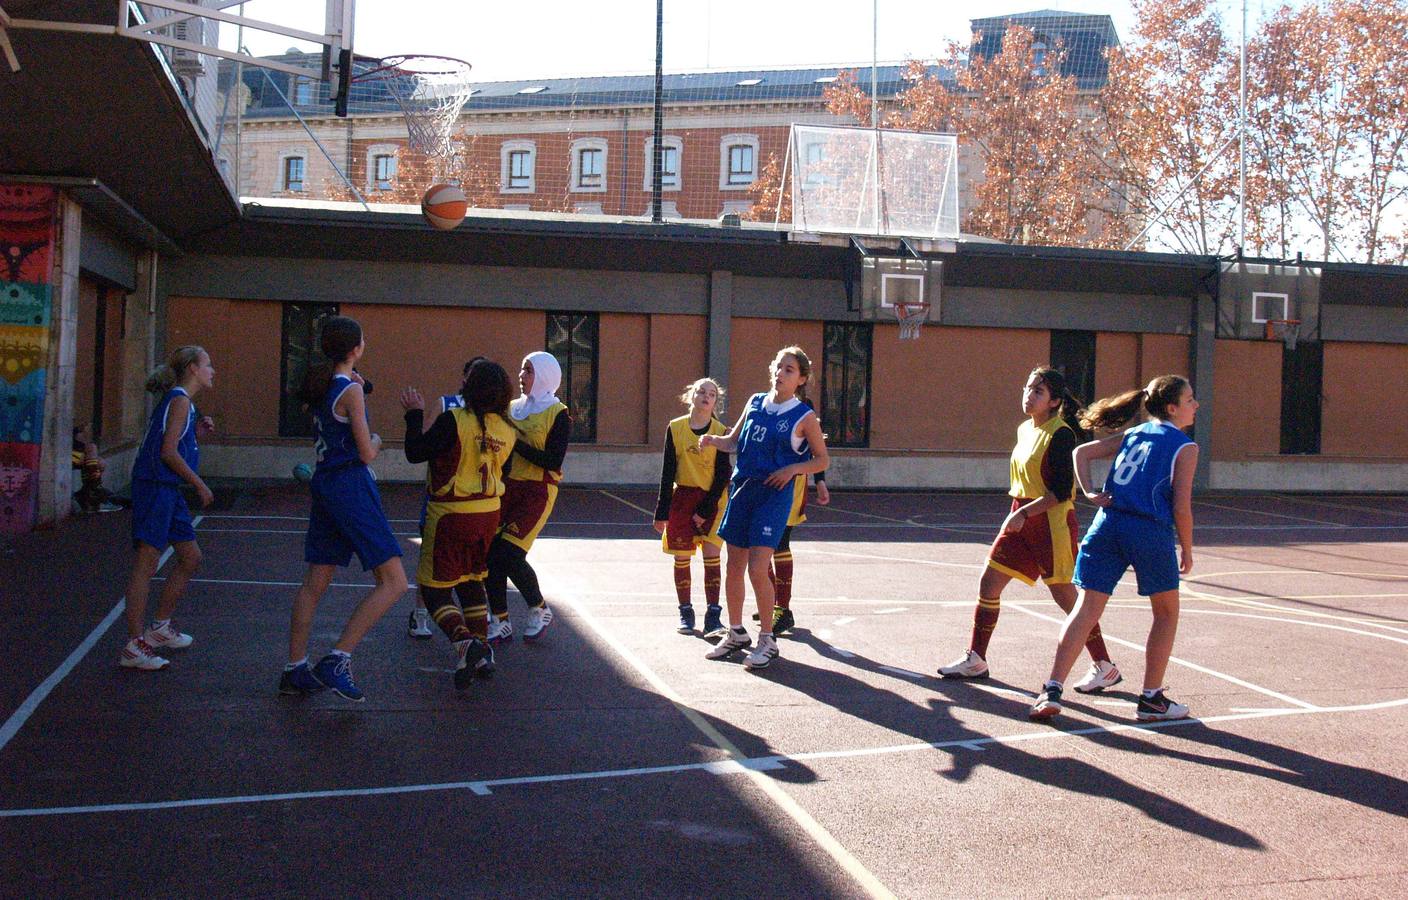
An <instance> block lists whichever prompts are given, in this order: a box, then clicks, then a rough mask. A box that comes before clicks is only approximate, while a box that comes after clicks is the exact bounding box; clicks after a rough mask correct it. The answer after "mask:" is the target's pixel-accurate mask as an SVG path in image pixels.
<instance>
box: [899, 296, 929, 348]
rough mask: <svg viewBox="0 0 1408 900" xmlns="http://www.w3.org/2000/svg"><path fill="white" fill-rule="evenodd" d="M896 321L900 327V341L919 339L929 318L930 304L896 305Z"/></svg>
mask: <svg viewBox="0 0 1408 900" xmlns="http://www.w3.org/2000/svg"><path fill="white" fill-rule="evenodd" d="M893 308H894V311H895V321H896V322H897V323H899V326H900V340H902V341H909V340H915V339H917V338H918V337H919V331H920V329H922V328H923V327H924V323H925V322H926V321H927V320H928V318H929V304H928V302H926V301H924V300H914V301H910V302H907V303H896V304H894V307H893Z"/></svg>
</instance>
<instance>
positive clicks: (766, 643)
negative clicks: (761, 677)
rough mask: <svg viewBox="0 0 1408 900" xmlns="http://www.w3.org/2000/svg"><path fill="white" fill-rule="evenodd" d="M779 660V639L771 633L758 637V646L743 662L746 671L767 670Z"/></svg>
mask: <svg viewBox="0 0 1408 900" xmlns="http://www.w3.org/2000/svg"><path fill="white" fill-rule="evenodd" d="M775 659H777V638H775V637H773V636H772V634H771V632H769V633H768V634H760V635H758V646H756V647H754V648H753V652H752V653H749V654H748V656H747V658H746V659H744V660H743V668H745V669H766V668H767V667H768V666H769V665H771V664H772V661H773V660H775Z"/></svg>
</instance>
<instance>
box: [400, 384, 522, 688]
mask: <svg viewBox="0 0 1408 900" xmlns="http://www.w3.org/2000/svg"><path fill="white" fill-rule="evenodd" d="M460 394H461V396H463V398H464V406H461V407H452V408H450V409H446V410H445V411H444V412H442V413H441V414H440V415H439V416H438V417H437V418H436V419H435V422H434V424H432V425H431V426H430V430H429V431H422V424H423V418H424V414H425V401H424V400H423V399H422V398H421V395H420V392H419V391H417V390H416V389H415V388H407V389H406V390H405V391H403V392H402V393H401V405H402V406H403V407H405V410H406V460H407V461H408V462H413V463H418V462H426V461H429V463H430V465H429V466H427V467H426V474H425V495H426V507H425V525H424V526H423V527H422V529H421V546H420V565H419V566H418V567H417V569H416V582H417V583H418V584H419V585H420V594H421V596H422V597H423V598H424V600H425V605H426V608H427V609H429V610H430V617H431V618H432V619H434V620H435V624H437V625H439V626H440V630H442V631H444V632H445V636H446V637H448V638H449V639H450V640H451V641H452V642H453V643H454V645H455V650H456V652H457V653H458V655H459V660H458V665H456V667H455V687H456V688H457V689H459V690H463V689H464V688H467V687H468V686H469V685H470V682H471V679H473V678H475V677H480V678H487V677H488V676H489V675H490V674H492V673H493V671H494V651H493V650H492V649H491V648H490V647H489V644H488V642H487V638H488V635H487V634H486V626H487V624H488V622H487V619H486V610H487V607H488V598H487V597H486V596H485V592H484V579H485V577H486V576H487V575H488V572H489V546H490V544H491V543H492V542H493V540H494V535H495V534H497V533H498V529H499V507H500V500H499V498H500V497H501V496H502V495H503V493H504V478H503V469H504V464H505V463H506V462H507V461H508V458H509V454H510V453H511V452H512V451H513V445H514V443H515V442H516V441H517V437H518V433H517V432H516V431H515V430H514V429H513V426H511V425H509V424H508V421H507V420H506V417H507V415H508V395H509V385H508V373H507V372H505V371H504V368H503V366H501V365H499V364H498V363H495V362H491V361H489V360H487V359H481V360H478V361H477V362H475V363H474V364H473V365H471V366H470V367H469V371H468V372H467V373H466V375H465V380H464V386H463V387H462V388H461V389H460ZM455 595H458V602H456V596H455Z"/></svg>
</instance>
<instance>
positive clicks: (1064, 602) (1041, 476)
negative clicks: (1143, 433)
mask: <svg viewBox="0 0 1408 900" xmlns="http://www.w3.org/2000/svg"><path fill="white" fill-rule="evenodd" d="M1022 411H1023V412H1024V413H1026V414H1027V416H1028V420H1027V421H1026V422H1023V423H1022V424H1021V426H1020V427H1019V428H1018V429H1017V445H1016V446H1015V447H1013V448H1012V464H1011V473H1012V489H1011V490H1010V491H1008V493H1009V494H1011V495H1012V509H1011V511H1010V512H1009V513H1008V514H1007V519H1006V520H1005V521H1004V522H1003V523H1002V529H1001V530H1000V531H999V532H998V534H997V540H995V541H993V545H992V550H990V551H989V553H988V565H987V568H986V569H984V570H983V577H982V580H981V581H980V582H979V583H978V606H977V609H976V610H974V612H973V637H972V640H971V641H970V642H969V644H968V650H967V652H965V653H964V654H963V656H961V657H959V658H958V659H956V660H954V661H953V662H952V663H950V664H949V665H946V666H943V667H942V668H940V669H939V674H940V675H942V676H943V677H945V678H986V677H987V675H988V664H987V659H986V657H987V652H988V640H989V639H990V638H991V637H992V632H993V629H994V628H995V627H996V626H997V616H998V613H999V612H1000V611H1001V608H1002V607H1001V604H1002V589H1003V588H1005V587H1006V586H1007V583H1008V582H1010V581H1011V580H1012V579H1013V578H1016V579H1017V580H1019V581H1022V582H1025V583H1026V584H1029V585H1031V584H1036V580H1037V579H1038V578H1040V579H1042V580H1043V581H1045V582H1046V587H1047V588H1048V589H1049V590H1050V591H1051V599H1053V600H1055V601H1056V605H1057V606H1059V607H1061V609H1063V610H1065V611H1066V612H1068V613H1069V612H1070V611H1071V610H1072V609H1073V608H1074V607H1075V605H1076V587H1075V585H1074V584H1072V579H1073V577H1074V575H1075V557H1076V538H1077V535H1078V533H1079V527H1078V525H1077V524H1076V510H1075V502H1074V498H1075V462H1074V459H1073V454H1074V453H1075V449H1076V432H1075V430H1074V429H1073V428H1071V426H1070V420H1072V419H1074V418H1075V417H1076V416H1077V415H1078V414H1079V411H1080V404H1079V403H1077V402H1076V399H1075V398H1074V397H1072V396H1071V393H1070V391H1069V390H1067V388H1066V378H1065V376H1064V375H1062V374H1061V373H1060V372H1058V371H1056V370H1055V369H1052V368H1049V367H1040V368H1036V369H1033V370H1032V373H1031V375H1030V376H1028V378H1027V384H1026V387H1025V388H1023V390H1022ZM1085 646H1086V649H1087V650H1089V651H1090V656H1091V659H1093V660H1094V663H1095V664H1094V666H1093V667H1092V668H1091V670H1090V674H1089V675H1087V676H1086V677H1085V678H1084V679H1082V680H1081V681H1080V682H1079V683H1078V684H1076V685H1075V689H1076V690H1077V691H1080V692H1081V693H1084V694H1088V693H1094V692H1096V691H1102V690H1104V689H1105V688H1107V687H1111V686H1113V685H1115V684H1118V683H1119V682H1120V681H1121V680H1122V676H1121V675H1120V670H1119V669H1118V668H1116V667H1115V664H1114V663H1113V662H1111V661H1110V654H1109V651H1107V650H1106V649H1105V641H1104V638H1102V637H1101V634H1100V626H1099V625H1098V624H1097V625H1096V626H1095V627H1094V628H1093V629H1092V630H1091V632H1090V638H1089V639H1088V640H1087V641H1086V642H1085Z"/></svg>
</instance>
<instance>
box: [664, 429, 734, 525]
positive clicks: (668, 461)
mask: <svg viewBox="0 0 1408 900" xmlns="http://www.w3.org/2000/svg"><path fill="white" fill-rule="evenodd" d="M689 430H690V431H692V432H694V433H695V434H697V435H699V436H700V437H703V436H704V435H706V434H708V433H709V426H708V425H705V426H704V427H703V428H693V427H691V428H690V429H689ZM676 461H677V457H676V455H675V438H674V435H673V433H672V432H671V430H670V429H668V428H666V429H665V449H664V458H663V460H662V461H661V464H660V493H659V494H658V495H657V496H656V498H655V521H657V522H664V521H666V520H668V519H669V518H670V501H671V500H672V499H674V494H675V474H676V471H677V469H676ZM732 475H733V466H732V465H731V464H730V463H729V461H728V454H727V453H724V452H723V451H722V450H721V451H719V452H718V453H716V454H715V455H714V479H713V481H711V482H710V483H709V490H708V491H706V492H705V496H704V499H703V500H701V501H699V506H698V507H696V508H695V510H694V512H695V514H696V515H698V516H699V517H700V518H701V519H712V518H713V517H714V513H716V512H718V509H719V499H720V498H721V497H723V495H724V487H725V486H727V485H728V480H729V478H730V477H731V476H732Z"/></svg>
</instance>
